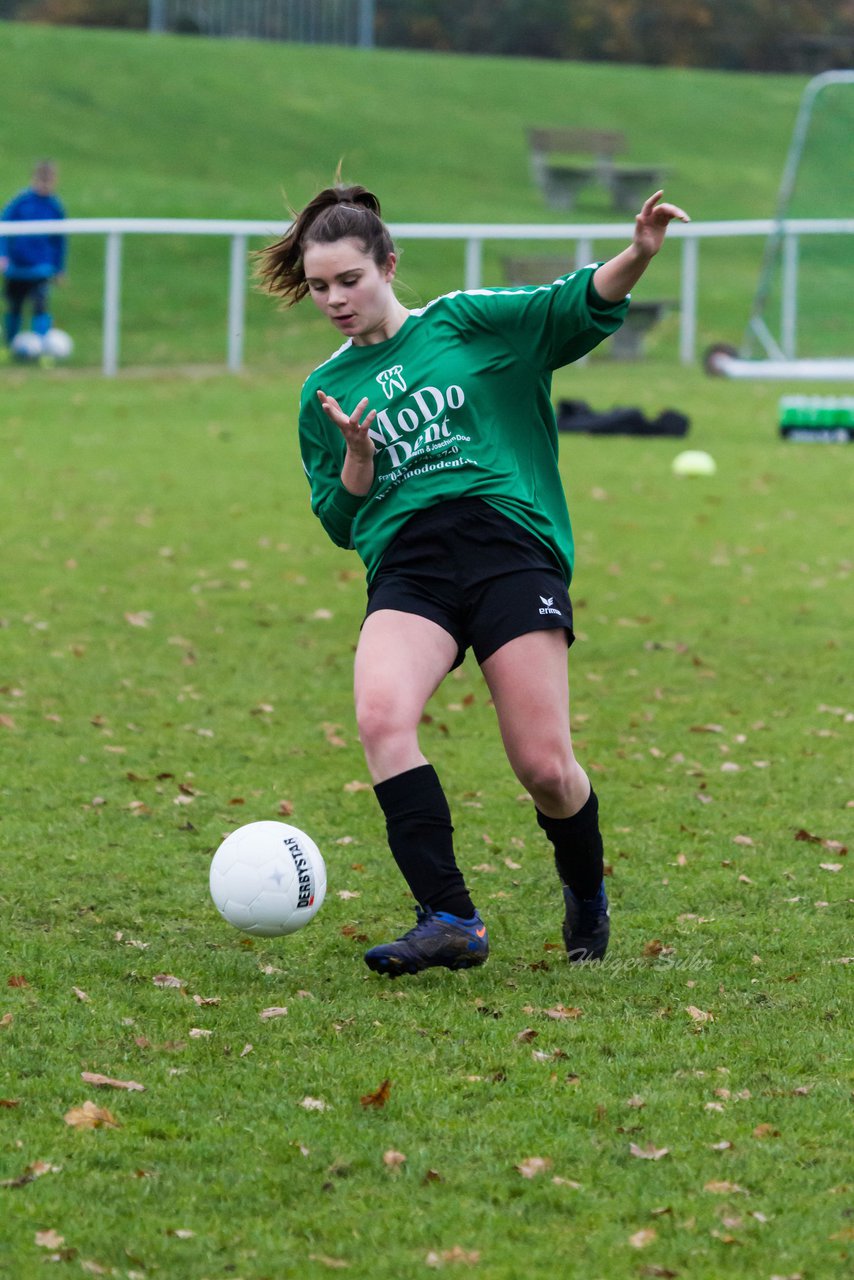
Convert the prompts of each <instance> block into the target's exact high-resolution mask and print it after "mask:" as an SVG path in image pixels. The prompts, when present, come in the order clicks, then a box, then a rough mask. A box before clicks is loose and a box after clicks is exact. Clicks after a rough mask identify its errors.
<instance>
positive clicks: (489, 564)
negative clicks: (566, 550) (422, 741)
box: [366, 498, 575, 667]
mask: <svg viewBox="0 0 854 1280" xmlns="http://www.w3.org/2000/svg"><path fill="white" fill-rule="evenodd" d="M378 609H399V610H401V611H402V612H403V613H416V614H418V615H419V616H420V617H422V618H429V619H430V620H431V622H436V623H438V624H439V626H440V627H442V628H443V629H444V630H445V631H447V632H448V633H449V634H450V635H451V636H453V638H454V640H456V642H457V649H458V652H457V657H456V661H455V662H454V664H453V665H454V666H455V667H458V666H459V665H460V663H461V662H462V661H463V658H464V657H465V654H466V649H467V648H468V647H469V645H471V647H472V649H473V651H474V656H475V658H476V659H477V661H478V662H479V663H483V662H485V661H486V659H487V658H489V657H490V656H491V655H492V654H493V653H495V652H496V650H498V649H500V648H501V646H502V645H504V644H507V642H508V640H515V639H516V637H517V636H522V635H527V634H528V632H530V631H548V630H553V629H556V628H563V630H565V631H566V642H567V645H571V644H572V642H573V640H574V639H575V636H574V634H573V631H572V605H571V604H570V600H569V591H568V590H567V585H566V579H565V578H564V575H563V571H562V570H561V568H560V566H559V564H558V562H557V560H556V559H555V557H554V556H553V555H552V553H551V552H550V551H549V548H548V547H547V546H546V545H545V543H543V542H540V540H539V538H536V537H534V535H533V534H532V533H529V532H528V530H527V529H525V528H523V527H522V525H520V524H517V523H516V521H515V520H510V519H509V518H508V517H507V516H505V515H502V514H501V512H500V511H497V510H496V509H495V508H494V507H491V506H490V505H489V503H488V502H484V501H483V500H482V499H480V498H456V499H453V500H452V501H450V502H442V503H439V504H438V505H436V506H434V507H429V508H428V509H427V510H426V511H420V512H418V514H417V515H414V516H413V517H412V519H411V520H408V521H407V523H406V524H405V525H404V526H403V528H402V529H401V530H400V532H399V533H398V534H397V536H396V537H395V538H394V540H393V541H392V543H391V544H390V546H389V547H388V549H387V550H386V552H385V554H384V556H383V558H382V560H381V562H380V567H379V569H378V570H377V572H376V573H375V574H374V577H373V579H372V581H371V584H370V586H369V587H368V608H367V614H366V616H368V615H369V614H371V613H376V612H377V610H378Z"/></svg>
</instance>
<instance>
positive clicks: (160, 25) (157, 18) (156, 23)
mask: <svg viewBox="0 0 854 1280" xmlns="http://www.w3.org/2000/svg"><path fill="white" fill-rule="evenodd" d="M148 30H149V31H151V32H163V31H165V30H166V0H148Z"/></svg>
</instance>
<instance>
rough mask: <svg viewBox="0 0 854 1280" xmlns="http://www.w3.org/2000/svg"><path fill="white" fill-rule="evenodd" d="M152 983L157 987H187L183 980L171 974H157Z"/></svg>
mask: <svg viewBox="0 0 854 1280" xmlns="http://www.w3.org/2000/svg"><path fill="white" fill-rule="evenodd" d="M151 981H152V982H153V983H154V985H155V987H185V986H186V985H187V984H186V982H185V981H184V979H183V978H176V977H175V975H174V974H171V973H155V975H154V977H153V978H152V979H151Z"/></svg>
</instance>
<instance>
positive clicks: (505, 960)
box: [0, 362, 854, 1280]
mask: <svg viewBox="0 0 854 1280" xmlns="http://www.w3.org/2000/svg"><path fill="white" fill-rule="evenodd" d="M298 382H299V380H298V378H296V377H294V376H292V375H289V376H285V377H283V378H276V377H272V376H266V375H262V374H256V375H254V376H252V377H246V378H243V379H227V378H220V377H216V378H209V379H198V380H190V379H187V378H183V379H180V378H178V379H167V378H137V379H134V378H129V377H126V378H123V379H121V380H119V381H117V382H115V383H108V382H105V381H102V380H100V379H97V378H89V377H86V376H83V375H81V374H76V373H71V372H63V371H55V372H53V373H51V372H45V371H32V372H28V371H24V372H9V371H7V372H6V375H5V383H4V385H5V388H6V392H7V394H6V395H5V396H4V400H3V405H2V409H0V450H2V456H3V458H4V464H3V467H2V469H0V501H2V509H3V511H4V520H3V548H2V566H3V568H2V585H0V600H1V601H2V605H0V647H2V655H3V665H2V674H0V694H2V699H0V752H2V780H1V781H0V787H2V823H1V824H0V863H2V884H0V905H2V916H3V935H4V948H3V951H4V960H5V963H4V966H3V972H2V992H3V994H2V996H0V1054H1V1055H2V1056H0V1099H1V1100H2V1107H0V1182H2V1186H0V1274H2V1275H4V1276H9V1277H11V1278H13V1280H31V1278H34V1277H41V1276H44V1275H45V1274H46V1271H45V1265H44V1264H45V1262H46V1261H49V1260H51V1261H54V1262H56V1264H57V1268H56V1269H57V1272H58V1274H68V1275H76V1274H81V1273H83V1274H95V1275H101V1274H106V1275H115V1276H121V1277H132V1278H135V1280H140V1278H141V1277H149V1276H152V1277H154V1276H159V1277H166V1278H169V1280H203V1278H204V1277H207V1278H209V1280H214V1278H215V1277H216V1278H219V1277H223V1278H225V1277H240V1278H241V1280H264V1278H267V1280H280V1278H281V1277H290V1276H300V1277H304V1278H306V1280H314V1278H315V1277H320V1276H325V1275H327V1274H328V1273H329V1272H330V1271H334V1270H338V1269H340V1270H342V1271H343V1272H344V1273H345V1274H350V1275H353V1276H358V1277H365V1278H366V1280H367V1278H370V1280H403V1278H406V1280H409V1277H414V1276H420V1275H429V1274H432V1273H433V1271H434V1269H438V1270H441V1271H443V1272H447V1273H448V1274H449V1275H458V1274H466V1275H468V1274H470V1275H473V1276H481V1277H484V1280H517V1278H519V1280H521V1278H522V1277H525V1278H527V1277H537V1278H539V1277H551V1276H553V1275H555V1274H561V1275H565V1276H568V1277H573V1278H575V1277H578V1278H581V1277H584V1278H585V1280H587V1278H593V1280H636V1277H643V1276H679V1277H685V1278H686V1280H721V1278H722V1277H750V1278H751V1280H756V1278H759V1280H766V1278H767V1280H770V1277H772V1276H786V1277H794V1276H802V1277H803V1278H804V1280H831V1278H835V1277H840V1278H841V1277H843V1276H847V1275H850V1268H851V1255H852V1230H854V1228H852V1212H854V1202H852V1188H851V1170H850V1159H849V1154H850V1144H848V1141H847V1134H848V1133H849V1130H848V1128H847V1126H848V1125H849V1124H850V1120H849V1119H848V1118H847V1114H846V1113H847V1112H848V1111H849V1110H850V1101H851V1090H852V1060H851V1054H850V1047H851V1016H850V1014H851V1000H850V972H851V967H850V964H848V965H847V966H846V963H845V961H846V960H850V955H851V899H852V893H851V885H850V870H849V868H848V865H847V864H848V862H849V860H850V858H849V857H846V855H845V852H844V846H845V845H847V844H849V843H850V833H851V818H852V808H851V806H852V801H854V788H852V777H851V769H850V761H851V745H850V738H851V728H852V719H854V716H852V712H854V705H852V703H851V700H850V636H851V625H852V621H854V617H852V592H851V573H852V559H851V523H852V520H851V503H850V483H849V479H848V477H847V470H846V468H847V464H848V462H849V461H850V459H849V458H848V456H847V453H846V451H845V450H844V448H840V447H818V446H813V447H809V446H791V445H786V444H783V443H781V442H779V441H778V439H777V438H776V436H775V419H776V398H777V393H778V392H777V389H776V388H774V387H768V386H758V385H756V386H749V387H745V386H741V385H734V384H731V383H727V382H723V381H719V380H707V379H704V378H703V375H701V374H699V373H694V372H690V371H678V372H673V371H667V370H665V369H661V368H655V367H653V368H652V369H651V370H649V369H648V370H646V371H645V374H644V377H643V379H641V378H640V377H639V370H635V369H629V368H617V369H614V368H612V367H608V368H607V369H605V368H604V367H603V366H602V365H597V364H596V363H595V362H594V363H592V364H590V365H589V366H587V367H585V368H576V369H575V370H573V371H569V372H564V373H562V374H560V375H559V378H558V380H557V383H556V393H557V394H559V395H560V394H572V395H575V396H581V397H583V398H587V399H589V400H590V401H591V402H592V403H594V404H598V405H603V404H608V403H632V404H640V405H641V407H642V408H644V409H646V410H647V411H649V412H657V411H658V410H660V409H661V408H663V407H666V406H672V407H676V408H681V409H683V410H684V411H686V412H688V413H689V415H690V417H691V419H692V431H691V435H690V437H689V439H690V442H691V444H692V445H695V446H697V447H700V448H707V449H710V450H711V451H712V452H713V453H714V455H715V457H716V459H717V461H718V466H719V470H718V474H717V476H716V477H714V478H712V479H705V480H693V481H692V480H687V481H686V480H676V479H674V477H672V475H671V474H670V461H671V458H672V456H673V454H674V453H675V452H676V449H677V448H678V447H679V446H678V444H677V442H674V441H668V440H646V441H639V440H629V439H619V438H614V439H607V440H598V441H596V440H593V439H591V438H588V437H571V438H567V440H566V442H565V444H564V448H563V469H564V474H565V478H566V484H567V489H568V492H569V495H570V501H571V507H572V510H573V513H574V520H575V525H576V533H577V539H578V547H579V566H578V574H577V580H576V584H575V588H574V590H575V603H576V608H577V623H578V628H579V631H580V633H581V639H580V641H579V643H578V645H577V646H576V648H575V649H574V650H573V654H572V658H571V671H572V679H573V685H574V711H575V733H576V738H577V745H578V749H579V754H580V756H581V758H582V759H583V761H584V762H585V764H586V765H587V766H588V768H589V769H590V770H591V771H592V774H593V777H594V780H595V784H596V787H597V790H598V791H599V794H600V796H601V800H602V806H603V816H604V833H605V839H606V859H607V861H608V862H609V863H610V866H611V868H612V870H611V875H610V878H609V881H608V884H609V893H610V896H611V898H612V903H613V918H614V941H613V944H612V949H611V952H610V953H609V959H608V961H607V962H606V964H605V965H603V966H602V967H600V968H599V969H596V970H593V971H589V972H579V971H577V970H571V971H570V970H568V968H567V966H566V963H565V961H562V959H561V952H560V949H559V947H558V945H557V944H559V942H560V918H561V913H560V910H559V907H558V898H557V891H556V885H555V884H554V881H553V874H552V872H551V870H550V867H549V858H548V855H547V851H546V845H545V842H544V840H543V838H542V837H541V835H540V833H539V831H538V830H537V828H536V826H535V823H534V820H533V813H532V810H531V807H530V805H525V804H524V803H522V802H521V800H520V796H519V792H520V788H519V786H518V784H517V783H516V782H515V780H514V779H513V777H512V776H511V774H510V772H509V770H508V768H507V765H506V763H505V761H504V759H503V755H502V753H501V749H500V746H499V742H498V734H497V730H496V726H495V723H494V715H493V712H492V710H491V708H490V706H489V704H488V701H487V698H486V693H485V688H484V686H483V684H482V681H481V679H480V677H479V674H478V672H477V669H476V668H475V667H473V666H472V664H471V661H470V660H469V661H467V662H466V664H465V665H464V667H463V668H462V669H461V671H460V674H459V676H458V678H456V679H452V680H449V681H448V682H447V683H446V685H445V686H444V687H443V688H442V689H441V690H440V692H439V693H438V694H437V696H436V698H435V699H434V701H433V703H432V704H431V707H430V709H429V710H430V715H431V723H430V724H428V725H426V726H425V728H424V733H423V744H424V747H425V750H426V751H427V753H428V755H429V756H430V757H431V759H432V760H433V761H434V762H435V764H436V765H437V768H438V770H439V773H440V776H441V777H442V778H443V781H444V782H445V785H446V787H447V790H448V793H449V796H450V799H451V803H452V807H453V810H454V816H455V823H456V827H457V832H458V841H459V851H460V858H461V861H462V863H463V865H464V867H465V869H466V873H467V875H468V877H469V879H470V881H471V884H472V886H473V892H474V895H475V899H476V901H477V902H478V904H479V905H480V907H481V909H482V911H483V913H484V915H485V917H486V918H487V920H488V923H489V926H490V933H491V937H492V942H493V955H492V957H491V959H490V962H489V964H488V965H487V966H486V968H485V969H483V970H479V971H473V972H472V973H470V974H457V975H454V974H449V973H446V972H433V973H428V974H424V975H422V976H421V977H420V978H418V979H415V980H412V981H407V982H403V981H401V982H400V983H399V984H398V985H392V984H390V983H387V982H384V981H381V980H380V979H378V978H376V977H375V976H373V975H370V974H368V972H367V970H366V969H365V968H364V965H363V963H362V960H361V953H362V951H363V950H364V949H365V947H366V945H368V944H371V943H374V942H376V941H379V940H381V939H383V938H387V937H388V936H390V932H393V931H400V930H401V929H402V928H403V927H408V917H409V913H410V907H409V904H408V902H407V897H406V894H405V892H404V889H403V887H402V884H401V882H400V881H399V878H398V876H397V873H396V871H395V870H394V869H393V867H392V865H391V862H390V858H389V855H388V854H387V852H386V851H385V849H384V842H383V838H382V830H381V823H380V820H379V817H378V811H377V808H376V805H375V802H374V800H373V797H372V795H371V794H370V791H369V790H366V789H364V785H365V784H366V783H367V773H366V770H365V766H364V763H363V761H362V759H361V754H360V750H359V747H358V743H357V741H356V735H355V729H354V724H353V717H352V710H351V701H350V678H351V657H352V653H351V650H352V646H353V643H354V640H355V637H356V634H357V629H358V624H359V620H360V618H361V606H362V598H363V586H362V582H361V574H360V572H359V570H358V566H357V565H356V563H355V562H354V561H353V559H352V557H349V556H348V555H347V553H344V552H341V551H338V550H337V549H335V548H334V547H333V546H332V545H331V543H328V542H327V541H326V540H325V537H324V535H323V534H322V531H321V529H320V527H319V525H318V524H317V523H316V521H315V520H314V518H313V517H312V516H311V514H310V512H309V510H308V505H307V491H306V486H305V481H304V478H303V476H302V473H301V469H300V466H299V461H298V456H297V452H296V447H295V436H294V419H293V405H294V402H295V397H296V395H297V392H298ZM342 743H343V745H342ZM352 783H358V784H361V788H362V789H353V788H352V787H351V785H350V784H352ZM283 802H284V811H285V812H291V811H292V817H291V821H293V822H295V823H296V824H297V825H301V826H303V827H304V828H306V829H307V830H309V831H310V832H311V833H312V835H313V836H314V837H315V838H316V839H317V841H318V843H319V844H320V846H321V848H322V849H323V851H324V853H325V855H326V858H327V863H328V868H329V877H330V890H329V897H328V899H327V903H326V905H325V906H324V908H323V911H322V912H321V914H320V916H319V917H318V918H317V919H316V920H315V921H314V922H313V923H312V924H311V925H310V926H309V927H308V928H307V929H306V930H305V932H304V933H302V934H299V935H296V936H295V937H293V938H291V939H287V940H282V941H261V940H247V939H245V938H243V937H242V936H241V935H239V934H238V933H236V932H235V931H233V930H231V929H230V928H229V927H228V926H227V925H226V924H224V923H223V922H222V921H221V920H220V918H219V917H218V915H217V914H216V912H215V910H214V908H213V906H212V904H211V903H210V901H209V899H208V895H207V870H208V863H209V859H210V855H211V853H212V852H213V850H214V849H215V847H216V846H217V844H218V842H219V840H220V839H221V838H222V836H223V834H224V833H225V832H227V831H229V830H231V829H232V828H233V827H235V826H237V825H239V824H240V823H242V822H246V821H250V820H254V819H257V818H275V817H277V816H279V815H280V814H281V813H282V812H283V808H282V806H283ZM162 975H169V976H171V977H172V978H175V979H177V980H179V983H178V985H177V986H167V987H164V986H162V985H159V984H160V983H161V982H162V980H163V978H162ZM211 1000H214V1001H218V1003H215V1004H214V1003H204V1002H206V1001H211ZM200 1002H201V1003H200ZM271 1007H278V1008H286V1009H287V1014H286V1015H282V1016H280V1017H277V1018H271V1019H269V1020H265V1019H262V1018H261V1017H260V1014H261V1013H262V1012H263V1011H264V1010H266V1009H268V1008H271ZM84 1072H92V1073H99V1074H101V1075H104V1076H107V1077H110V1078H112V1079H114V1080H118V1081H123V1082H124V1083H125V1084H130V1083H131V1082H133V1083H135V1084H138V1085H142V1086H144V1091H142V1090H138V1089H125V1090H122V1089H118V1088H110V1087H100V1088H98V1087H96V1086H95V1085H93V1084H92V1083H89V1082H87V1081H86V1080H84V1079H83V1078H82V1073H84ZM386 1080H387V1081H390V1091H389V1094H388V1100H387V1102H386V1105H385V1106H384V1107H381V1108H380V1107H375V1106H372V1105H369V1104H364V1103H363V1100H364V1099H367V1098H368V1096H369V1095H370V1094H372V1093H375V1092H376V1091H377V1090H378V1089H379V1088H380V1086H381V1085H382V1083H383V1081H386ZM312 1100H314V1101H312ZM86 1102H90V1103H92V1104H94V1106H96V1107H98V1108H103V1109H105V1110H106V1111H107V1112H108V1113H109V1117H112V1120H114V1122H115V1125H116V1126H117V1127H111V1125H110V1123H109V1117H107V1116H105V1115H104V1114H103V1112H101V1113H95V1115H94V1118H95V1119H98V1115H99V1114H100V1119H101V1125H100V1127H98V1128H97V1129H85V1128H79V1127H77V1126H76V1125H74V1124H71V1123H70V1120H73V1119H76V1118H77V1117H76V1116H75V1111H78V1112H79V1109H80V1108H82V1106H83V1104H84V1103H86ZM321 1104H322V1105H323V1107H324V1108H325V1109H323V1110H320V1109H319V1107H320V1105H321ZM393 1153H398V1154H397V1155H395V1154H393ZM400 1156H403V1157H405V1160H404V1161H403V1162H402V1163H394V1162H395V1161H397V1160H399V1157H400ZM532 1162H533V1163H532ZM538 1162H543V1163H542V1164H540V1163H538ZM528 1175H533V1176H528Z"/></svg>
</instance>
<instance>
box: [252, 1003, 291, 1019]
mask: <svg viewBox="0 0 854 1280" xmlns="http://www.w3.org/2000/svg"><path fill="white" fill-rule="evenodd" d="M287 1012H288V1010H287V1007H286V1006H285V1005H275V1004H274V1005H271V1006H270V1008H269V1009H262V1010H261V1012H260V1013H259V1014H258V1017H259V1018H260V1019H261V1021H262V1022H269V1021H270V1019H271V1018H284V1016H285V1014H286V1013H287Z"/></svg>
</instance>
